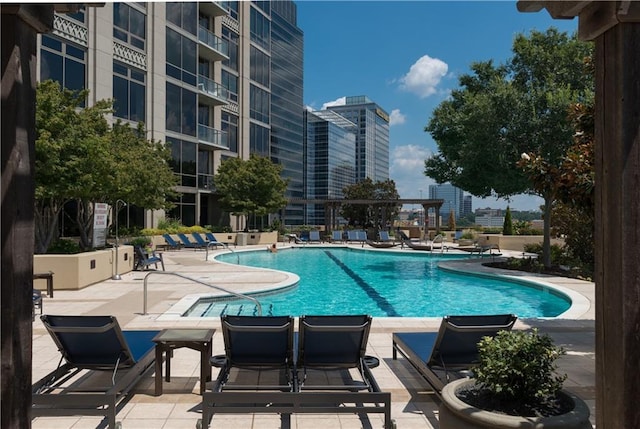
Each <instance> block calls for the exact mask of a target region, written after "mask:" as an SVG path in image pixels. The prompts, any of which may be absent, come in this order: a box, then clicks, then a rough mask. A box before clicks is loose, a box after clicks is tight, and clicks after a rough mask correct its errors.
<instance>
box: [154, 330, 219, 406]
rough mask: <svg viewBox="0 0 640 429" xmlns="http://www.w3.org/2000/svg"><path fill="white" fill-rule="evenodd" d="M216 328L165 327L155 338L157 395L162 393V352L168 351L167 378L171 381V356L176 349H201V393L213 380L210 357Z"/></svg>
mask: <svg viewBox="0 0 640 429" xmlns="http://www.w3.org/2000/svg"><path fill="white" fill-rule="evenodd" d="M214 332H215V329H164V330H162V331H160V333H158V335H156V336H155V337H154V338H153V342H154V343H156V392H155V393H156V396H159V395H162V354H163V353H166V365H165V367H166V368H165V379H166V380H167V382H169V381H171V356H172V354H173V350H174V349H179V348H182V347H186V348H188V349H191V350H198V351H200V394H202V393H204V391H205V387H206V383H207V381H211V364H210V363H209V358H210V357H211V355H212V351H213V347H212V343H211V338H212V337H213V333H214Z"/></svg>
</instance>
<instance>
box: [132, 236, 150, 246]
mask: <svg viewBox="0 0 640 429" xmlns="http://www.w3.org/2000/svg"><path fill="white" fill-rule="evenodd" d="M129 244H130V245H132V246H139V247H142V248H145V247H151V238H150V237H136V238H133V239H131V240H130V241H129Z"/></svg>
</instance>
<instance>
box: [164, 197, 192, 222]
mask: <svg viewBox="0 0 640 429" xmlns="http://www.w3.org/2000/svg"><path fill="white" fill-rule="evenodd" d="M173 203H174V204H175V207H174V208H172V209H171V210H169V212H168V216H169V217H170V218H171V219H178V220H180V223H182V224H183V225H186V226H193V225H195V224H196V195H195V194H190V193H184V194H182V196H181V197H180V198H178V199H177V200H175V201H173Z"/></svg>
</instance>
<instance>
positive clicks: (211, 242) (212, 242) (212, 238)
mask: <svg viewBox="0 0 640 429" xmlns="http://www.w3.org/2000/svg"><path fill="white" fill-rule="evenodd" d="M204 236H205V237H207V240H208V242H207V245H208V246H216V247H218V246H220V247H228V246H227V245H226V244H225V243H222V242H220V241H218V240H217V239H216V236H215V235H213V233H211V232H205V233H204Z"/></svg>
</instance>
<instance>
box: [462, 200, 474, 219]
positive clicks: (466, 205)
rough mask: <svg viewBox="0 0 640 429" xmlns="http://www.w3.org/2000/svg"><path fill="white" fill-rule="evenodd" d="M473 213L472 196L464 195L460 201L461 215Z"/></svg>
mask: <svg viewBox="0 0 640 429" xmlns="http://www.w3.org/2000/svg"><path fill="white" fill-rule="evenodd" d="M471 213H473V197H472V196H471V195H465V196H464V200H463V202H462V213H461V216H462V217H464V216H467V215H470V214H471Z"/></svg>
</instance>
